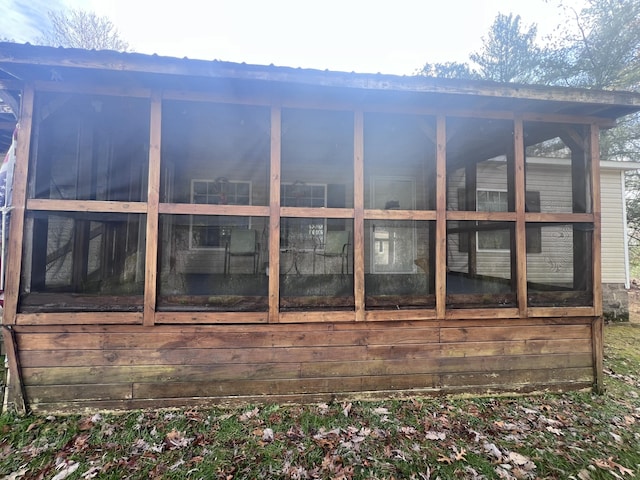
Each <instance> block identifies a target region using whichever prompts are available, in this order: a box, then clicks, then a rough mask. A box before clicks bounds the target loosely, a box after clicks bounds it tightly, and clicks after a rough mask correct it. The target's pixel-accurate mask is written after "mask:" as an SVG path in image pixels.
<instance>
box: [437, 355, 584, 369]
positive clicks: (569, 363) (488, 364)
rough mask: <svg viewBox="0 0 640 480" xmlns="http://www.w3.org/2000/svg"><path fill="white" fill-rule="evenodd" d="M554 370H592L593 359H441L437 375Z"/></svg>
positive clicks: (547, 357) (547, 356) (531, 357)
mask: <svg viewBox="0 0 640 480" xmlns="http://www.w3.org/2000/svg"><path fill="white" fill-rule="evenodd" d="M555 368H593V358H592V356H591V354H590V353H563V354H555V355H548V354H543V355H504V356H495V357H447V358H442V359H441V362H440V366H439V370H438V373H450V372H460V373H469V372H493V371H511V370H540V371H545V370H549V371H551V370H553V369H555Z"/></svg>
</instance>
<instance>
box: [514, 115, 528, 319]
mask: <svg viewBox="0 0 640 480" xmlns="http://www.w3.org/2000/svg"><path fill="white" fill-rule="evenodd" d="M513 147H514V159H513V166H514V168H513V170H514V174H515V178H514V184H513V188H514V190H515V192H514V195H515V211H516V231H515V237H516V238H515V252H512V257H511V258H512V261H513V254H514V253H515V275H516V278H515V279H516V298H517V302H518V315H519V316H520V317H521V318H523V317H526V316H527V308H528V305H527V229H526V223H525V222H526V218H525V210H526V189H527V186H526V179H525V173H526V166H525V151H524V122H523V121H522V119H521V118H518V119H516V120H515V122H514V131H513Z"/></svg>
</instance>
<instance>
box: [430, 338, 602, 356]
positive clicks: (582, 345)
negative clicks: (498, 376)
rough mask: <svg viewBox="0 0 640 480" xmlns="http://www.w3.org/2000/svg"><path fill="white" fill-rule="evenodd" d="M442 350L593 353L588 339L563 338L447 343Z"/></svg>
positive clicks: (492, 353)
mask: <svg viewBox="0 0 640 480" xmlns="http://www.w3.org/2000/svg"><path fill="white" fill-rule="evenodd" d="M440 352H441V355H442V356H443V357H481V356H504V355H543V354H545V355H553V354H559V353H591V342H590V341H589V340H586V339H568V340H564V339H561V340H514V341H496V342H461V343H445V344H442V345H441V348H440Z"/></svg>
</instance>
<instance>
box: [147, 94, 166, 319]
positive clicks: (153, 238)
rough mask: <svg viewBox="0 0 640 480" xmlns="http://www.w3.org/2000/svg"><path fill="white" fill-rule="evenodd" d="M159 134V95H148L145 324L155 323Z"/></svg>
mask: <svg viewBox="0 0 640 480" xmlns="http://www.w3.org/2000/svg"><path fill="white" fill-rule="evenodd" d="M161 137H162V95H161V94H160V93H159V92H153V93H152V95H151V113H150V128H149V182H148V191H147V239H146V245H147V248H146V259H145V275H144V316H143V324H144V325H145V326H147V327H150V326H153V325H154V324H155V314H156V297H157V288H158V285H157V278H158V273H157V272H158V222H159V213H158V209H159V206H160V160H161V159H160V156H161V153H160V145H161V141H162V139H161Z"/></svg>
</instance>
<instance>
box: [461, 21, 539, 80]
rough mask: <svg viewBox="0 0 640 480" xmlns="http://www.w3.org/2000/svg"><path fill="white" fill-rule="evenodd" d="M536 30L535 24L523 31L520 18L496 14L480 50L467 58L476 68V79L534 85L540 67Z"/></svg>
mask: <svg viewBox="0 0 640 480" xmlns="http://www.w3.org/2000/svg"><path fill="white" fill-rule="evenodd" d="M537 30H538V29H537V26H536V25H535V24H534V25H530V26H529V27H526V28H523V26H522V25H521V23H520V15H516V16H515V17H514V16H513V14H509V15H503V14H501V13H499V14H498V16H497V17H496V18H495V20H494V22H493V25H492V27H491V29H490V30H489V33H488V34H487V36H486V37H483V39H482V44H483V45H482V50H480V51H478V52H475V53H472V54H471V55H470V56H469V58H470V59H471V61H473V62H474V63H475V64H477V65H478V67H479V74H480V76H481V77H482V78H484V79H486V80H493V81H496V82H518V83H531V82H535V81H536V80H537V78H538V75H539V73H538V71H537V70H538V68H539V65H540V51H539V49H538V47H536V44H535V40H536V34H537Z"/></svg>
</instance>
